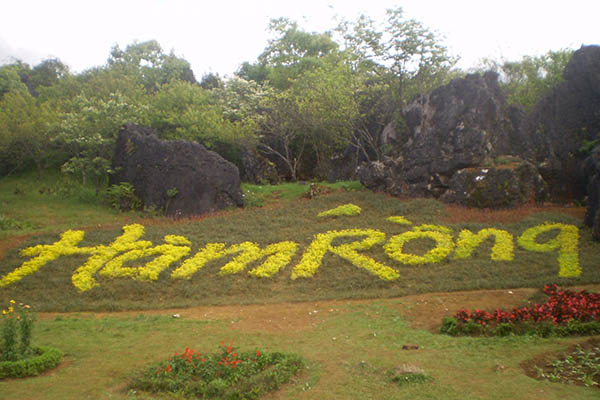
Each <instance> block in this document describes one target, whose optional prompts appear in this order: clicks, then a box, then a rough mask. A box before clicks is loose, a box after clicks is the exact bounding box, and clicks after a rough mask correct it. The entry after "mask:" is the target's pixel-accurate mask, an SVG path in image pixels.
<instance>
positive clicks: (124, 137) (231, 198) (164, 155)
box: [111, 124, 243, 216]
mask: <svg viewBox="0 0 600 400" xmlns="http://www.w3.org/2000/svg"><path fill="white" fill-rule="evenodd" d="M113 170H114V171H116V172H115V174H114V175H113V176H111V183H117V184H118V183H120V182H129V183H131V184H132V185H133V187H134V189H135V193H136V194H137V196H138V197H139V198H140V199H141V201H142V204H143V205H144V206H145V207H155V208H156V209H159V210H164V211H165V213H166V214H167V215H174V216H184V215H198V214H205V213H210V212H214V211H216V210H219V209H223V208H226V207H231V206H238V207H241V206H242V205H243V197H242V192H241V189H240V177H239V172H238V169H237V167H236V166H235V165H233V164H232V163H230V162H229V161H227V160H225V159H224V158H222V157H221V156H220V155H218V154H217V153H215V152H212V151H209V150H207V149H206V148H205V147H204V146H202V145H201V144H198V143H196V142H184V141H179V140H178V141H163V140H160V139H159V138H158V137H157V135H156V133H155V131H154V130H153V129H151V128H146V127H142V126H138V125H134V124H128V125H125V126H124V127H123V128H122V129H121V130H120V131H119V134H118V138H117V143H116V149H115V155H114V159H113Z"/></svg>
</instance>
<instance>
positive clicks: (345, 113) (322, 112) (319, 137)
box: [259, 64, 359, 180]
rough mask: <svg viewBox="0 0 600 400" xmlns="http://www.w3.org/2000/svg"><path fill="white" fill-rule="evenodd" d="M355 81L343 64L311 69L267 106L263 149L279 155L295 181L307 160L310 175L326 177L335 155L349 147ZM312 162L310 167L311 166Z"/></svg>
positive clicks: (354, 113)
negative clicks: (310, 165) (308, 161)
mask: <svg viewBox="0 0 600 400" xmlns="http://www.w3.org/2000/svg"><path fill="white" fill-rule="evenodd" d="M355 90H356V88H355V82H354V80H353V76H352V74H351V73H350V70H349V69H348V67H347V66H346V65H344V64H337V65H331V64H330V65H326V66H324V67H321V68H317V69H314V70H310V71H306V72H305V73H303V74H302V75H301V76H299V77H298V78H297V79H294V80H291V81H290V87H289V88H288V89H286V90H284V91H280V92H276V93H274V94H272V95H271V96H269V98H268V100H267V101H266V103H265V105H264V109H265V118H264V121H263V125H262V126H263V130H262V133H263V137H262V139H261V141H260V142H259V148H260V149H261V150H262V151H263V152H264V153H266V154H269V155H272V156H275V157H277V158H278V159H280V160H281V161H282V162H283V163H284V164H285V165H286V167H287V169H288V172H289V176H290V178H291V179H292V180H296V179H297V178H298V171H299V168H300V166H301V165H302V162H303V161H304V163H305V164H308V163H307V162H306V160H304V159H307V158H311V159H313V160H314V165H312V168H311V169H312V171H311V173H312V174H313V175H314V174H316V175H318V176H320V177H324V176H325V175H326V173H327V170H328V166H329V160H330V158H331V157H332V156H333V155H334V154H335V153H336V152H337V151H340V150H343V149H344V148H346V147H347V146H348V144H349V143H350V140H351V138H352V135H353V132H354V128H355V124H356V120H357V118H358V116H359V114H358V104H357V103H356V98H355V96H354V94H355ZM306 166H308V165H306Z"/></svg>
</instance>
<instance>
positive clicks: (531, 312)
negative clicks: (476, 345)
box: [447, 285, 600, 333]
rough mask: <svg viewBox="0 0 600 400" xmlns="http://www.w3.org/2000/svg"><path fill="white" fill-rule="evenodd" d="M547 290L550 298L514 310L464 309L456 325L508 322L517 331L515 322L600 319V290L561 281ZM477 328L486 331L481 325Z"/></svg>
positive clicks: (492, 325)
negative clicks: (565, 287)
mask: <svg viewBox="0 0 600 400" xmlns="http://www.w3.org/2000/svg"><path fill="white" fill-rule="evenodd" d="M543 292H544V294H546V295H547V296H548V300H547V301H546V302H545V303H543V304H537V303H536V304H534V305H533V306H531V307H520V308H513V309H512V310H510V311H509V310H503V309H496V310H494V311H491V312H488V311H482V310H479V309H475V310H472V311H469V310H467V309H461V310H459V311H457V312H456V314H455V315H454V320H455V322H456V324H457V326H453V327H452V328H453V329H456V331H457V332H460V331H461V330H464V329H463V328H464V327H465V326H466V325H469V324H471V327H472V326H473V324H475V326H479V327H481V328H486V327H487V328H490V329H491V328H498V327H499V326H501V325H503V324H504V325H503V326H504V328H505V329H509V330H510V331H514V325H515V324H523V323H533V324H540V323H549V324H552V325H555V326H560V325H568V324H571V325H572V324H573V323H596V324H597V323H599V322H600V293H589V292H587V291H585V290H582V291H580V292H572V291H569V290H561V289H560V288H559V287H558V286H557V285H546V286H544V289H543ZM507 324H508V325H507ZM477 330H479V331H480V332H481V331H483V329H479V328H478V329H477ZM592 330H594V331H595V330H597V331H598V332H600V325H598V326H596V325H593V326H592ZM447 333H452V332H447ZM567 333H568V330H567Z"/></svg>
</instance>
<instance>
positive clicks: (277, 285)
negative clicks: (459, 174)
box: [0, 176, 600, 399]
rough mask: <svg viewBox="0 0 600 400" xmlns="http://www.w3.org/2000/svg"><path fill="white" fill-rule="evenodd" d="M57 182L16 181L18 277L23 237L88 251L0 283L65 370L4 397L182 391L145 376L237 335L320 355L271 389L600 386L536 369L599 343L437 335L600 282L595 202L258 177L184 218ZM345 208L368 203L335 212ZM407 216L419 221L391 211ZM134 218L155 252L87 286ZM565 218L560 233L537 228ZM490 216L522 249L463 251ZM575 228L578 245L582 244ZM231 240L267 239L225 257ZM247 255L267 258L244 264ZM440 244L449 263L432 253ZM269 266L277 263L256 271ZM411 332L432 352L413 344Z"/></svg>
mask: <svg viewBox="0 0 600 400" xmlns="http://www.w3.org/2000/svg"><path fill="white" fill-rule="evenodd" d="M46 182H47V183H44V184H40V183H39V182H36V181H35V179H34V177H31V176H25V177H20V178H19V179H16V178H14V179H13V178H11V179H4V180H2V181H0V204H1V205H2V209H1V210H0V218H2V219H3V220H4V221H11V222H6V223H5V224H4V225H1V226H2V227H3V228H1V229H0V240H2V244H1V245H0V279H3V278H2V277H6V276H8V275H9V274H11V273H13V272H14V271H16V270H19V268H21V267H23V265H26V262H27V261H28V260H31V259H33V258H34V257H35V254H33V253H31V254H29V255H23V254H22V253H21V251H22V250H23V249H26V248H32V247H35V246H38V245H46V246H50V245H52V244H54V243H56V242H57V241H59V240H61V234H63V233H64V232H67V231H68V230H72V231H76V230H77V231H82V233H81V234H82V235H83V239H81V242H79V243H78V244H77V246H78V248H79V249H81V248H85V249H88V250H84V251H83V252H80V254H73V255H66V254H63V255H60V256H58V257H56V258H55V259H53V260H51V261H49V262H46V263H43V265H41V266H40V267H39V268H38V269H37V270H36V271H35V272H32V273H29V274H22V276H19V279H18V280H16V281H15V282H14V283H11V284H7V285H4V286H2V287H0V302H2V304H4V303H7V302H8V300H10V299H15V300H17V301H19V302H25V303H28V304H31V305H32V306H33V307H34V309H35V310H36V311H38V313H39V314H38V321H37V323H36V325H35V329H34V341H35V342H36V344H38V345H50V346H54V347H58V348H60V349H62V350H63V352H64V353H65V358H64V361H63V363H62V364H61V365H60V366H59V367H58V368H57V369H56V370H53V371H50V372H47V373H45V374H43V375H42V376H38V377H34V378H27V379H13V380H10V379H9V380H3V381H0V392H1V393H2V394H3V396H2V398H6V399H70V398H97V399H102V398H123V399H127V398H129V399H136V398H139V399H141V398H178V397H177V396H176V397H173V396H162V397H161V396H159V395H152V396H151V395H149V394H145V393H140V392H137V391H134V390H132V389H128V388H127V384H128V382H129V381H130V379H131V377H132V375H133V374H134V373H135V372H136V371H138V370H139V369H140V368H144V367H146V366H148V365H150V364H152V363H156V362H158V361H160V360H164V359H166V358H167V357H170V356H172V354H173V353H174V352H180V353H181V352H183V350H184V349H185V348H186V347H190V348H192V347H193V348H195V349H198V350H201V351H203V352H210V351H213V350H215V349H216V347H217V346H218V344H219V342H220V341H233V342H235V343H236V346H239V347H240V348H241V349H242V350H244V349H247V350H252V349H255V348H260V349H261V350H264V351H285V352H291V353H295V354H298V355H300V356H301V357H302V358H303V359H304V360H306V365H307V368H305V369H304V370H303V371H302V372H301V373H300V374H299V375H298V376H296V377H294V378H293V380H292V381H291V382H290V383H288V384H286V385H285V386H284V387H283V388H282V389H281V390H279V391H278V392H276V393H273V394H270V395H268V396H266V397H265V398H268V399H324V398H335V399H369V398H372V399H395V398H411V399H509V398H510V399H538V398H539V399H541V398H543V399H554V398H556V399H558V398H565V397H567V398H577V399H587V398H589V399H592V398H597V396H598V389H595V388H587V387H582V386H575V385H565V384H562V383H550V382H547V381H538V380H535V379H532V378H530V377H528V376H526V375H525V373H524V370H523V369H522V368H521V366H520V365H521V364H522V363H525V362H526V361H527V360H529V359H531V358H534V357H536V356H538V355H540V354H542V353H546V352H556V351H560V350H562V349H566V348H568V347H569V346H572V345H573V344H575V343H579V342H582V341H584V340H585V338H577V337H569V338H540V337H531V336H525V337H518V336H509V337H505V338H471V337H450V336H445V335H440V334H438V333H437V329H438V328H439V324H441V319H442V317H443V316H445V315H451V314H453V313H454V312H455V311H456V310H457V309H459V308H468V307H471V308H478V307H479V308H485V307H489V308H490V309H491V308H494V307H513V306H518V305H522V304H525V303H526V302H527V301H528V299H529V298H530V297H531V296H532V295H534V294H535V293H536V289H538V288H541V287H542V286H543V285H545V284H548V283H556V284H558V285H560V286H562V287H570V286H576V287H581V286H583V287H587V288H590V289H592V290H598V288H599V287H600V286H599V285H598V284H600V268H598V267H599V266H600V262H599V261H598V260H599V255H600V244H598V243H595V242H592V241H591V233H590V231H589V229H587V228H585V227H583V226H582V223H581V220H582V216H583V212H584V210H583V209H582V208H577V207H556V206H543V207H542V206H540V207H534V206H527V207H523V208H520V209H517V210H510V211H506V210H504V211H489V210H487V211H474V210H468V209H464V208H461V207H454V206H447V205H444V204H442V203H439V202H437V201H435V200H431V199H412V200H410V199H397V198H392V197H389V196H385V195H382V194H375V193H372V192H370V191H366V190H361V189H360V188H359V187H358V185H356V184H354V183H344V184H339V185H337V186H329V189H326V190H325V189H323V190H322V191H320V192H319V193H322V192H327V193H322V194H320V195H317V196H315V197H313V198H312V199H309V198H306V197H305V196H303V194H304V193H306V192H307V191H308V188H309V185H308V184H305V185H300V184H295V185H287V186H279V187H270V186H267V187H259V186H251V185H246V186H244V193H245V196H246V198H247V202H248V204H249V207H246V208H245V209H235V210H225V211H222V212H219V213H217V214H215V215H213V216H209V217H207V216H202V217H195V218H184V219H180V220H177V221H174V220H170V219H166V218H163V217H160V216H157V215H155V214H152V213H139V212H138V213H133V212H131V213H119V212H117V211H114V210H111V209H110V208H108V207H107V206H106V205H104V204H101V203H100V202H98V200H97V198H96V197H95V195H94V194H93V193H90V192H89V191H90V189H89V188H78V189H77V190H74V189H72V188H69V187H68V185H67V184H65V182H64V181H61V179H60V178H58V177H49V178H48V177H47V178H46ZM65 187H66V189H65ZM42 188H43V190H42ZM49 188H50V189H49ZM49 192H50V193H49ZM344 204H353V205H356V206H359V207H360V209H361V212H360V213H359V214H358V215H341V216H337V217H336V216H322V217H319V216H318V215H319V214H320V213H323V212H324V211H327V210H332V209H335V208H336V207H338V206H340V205H344ZM392 216H394V217H403V218H402V219H399V218H396V219H393V220H390V219H388V217H392ZM134 224H139V225H141V226H143V227H144V232H143V235H142V236H140V237H139V238H138V239H139V240H140V241H150V242H152V244H151V245H150V244H147V245H146V246H145V247H143V246H142V247H140V248H143V249H146V250H144V251H146V252H145V253H144V251H142V252H141V253H140V254H139V257H138V258H137V259H135V257H133V256H131V257H129V259H125V258H124V259H123V260H122V261H123V263H121V264H119V265H116V266H115V267H114V268H113V269H112V272H111V270H110V268H109V267H108V266H106V265H109V264H106V263H105V264H106V265H104V266H103V265H100V266H99V267H98V269H96V270H94V271H93V273H92V274H90V275H89V276H90V277H91V278H92V279H93V283H94V285H91V286H90V287H89V288H88V287H82V286H77V285H76V284H75V283H74V282H76V281H77V280H74V278H73V277H74V276H78V275H77V274H78V272H81V271H82V268H83V267H84V266H86V265H88V264H89V262H90V261H89V260H90V258H92V257H91V255H92V250H89V249H92V248H94V249H96V250H94V251H99V250H98V249H101V248H102V249H106V248H110V246H111V243H114V242H115V240H116V238H118V237H120V236H122V235H124V230H126V229H124V227H127V226H134ZM544 224H546V225H544ZM548 224H553V225H552V226H555V229H547V230H546V231H541V233H539V234H535V235H533V234H532V233H531V232H533V230H534V229H538V228H537V227H540V226H542V227H543V226H548ZM557 224H558V225H557ZM135 226H138V225H135ZM567 227H572V228H567ZM127 229H129V228H127ZM484 229H495V230H497V231H502V232H505V233H502V234H501V235H504V237H505V241H504V242H502V243H504V245H503V246H499V247H497V248H496V247H495V245H496V243H498V241H499V240H496V241H494V240H493V236H491V237H488V238H484V239H482V240H481V243H480V244H479V245H475V246H473V248H472V249H471V251H470V252H467V253H468V254H466V256H460V257H459V256H457V255H458V254H462V253H461V251H462V252H464V251H466V250H465V249H468V248H469V247H468V243H467V242H468V241H465V238H468V237H470V236H468V234H465V233H462V232H464V231H466V230H468V231H469V232H471V233H472V235H471V236H474V235H475V234H476V233H477V232H480V231H481V230H484ZM349 230H353V231H352V232H349ZM357 230H358V233H357ZM542 230H543V229H542ZM339 232H345V233H343V234H339ZM407 232H421V233H419V234H415V233H407ZM422 232H428V233H422ZM432 232H435V233H432ZM569 232H570V233H569ZM573 232H575V238H576V242H575V249H574V248H573V245H572V244H571V245H568V244H566V243H567V242H568V239H569V238H571V239H573ZM169 235H176V236H179V237H182V238H185V240H186V241H185V243H186V244H183V243H184V241H183V239H177V240H179V242H177V241H176V242H173V243H176V244H175V245H171V246H172V247H168V246H166V245H168V244H169V243H170V242H168V240H170V239H168V236H169ZM527 235H529V236H532V235H533V236H534V239H533V241H534V246H531V245H529V247H528V245H527V244H526V240H525V239H523V238H526V237H527ZM561 235H563V236H561ZM569 235H571V236H569ZM436 238H437V239H436ZM440 238H441V239H440ZM461 238H462V240H463V241H462V242H461ZM367 239H372V241H371V242H369V241H368V240H367ZM283 242H285V243H288V247H287V248H292V247H293V248H294V249H295V251H293V252H292V253H291V256H290V258H289V260H287V261H286V262H281V263H280V265H279V267H278V268H279V269H277V268H276V269H275V270H274V269H272V268H271V267H272V266H273V265H275V264H277V263H276V262H275V261H276V258H274V260H275V261H272V262H270V263H269V262H268V260H269V259H268V257H269V255H272V254H279V255H281V254H283V253H277V252H275V253H264V252H261V251H262V250H264V249H266V248H268V247H269V246H270V245H273V244H278V243H283ZM244 243H251V244H253V245H254V246H255V247H252V246H251V244H244ZM461 243H462V244H461ZM524 243H525V244H524ZM217 245H222V247H221V248H222V249H227V248H231V247H235V246H241V247H240V248H242V247H243V246H246V247H245V248H250V249H251V250H248V251H246V252H245V253H244V252H242V253H240V252H233V251H232V252H230V254H223V255H222V257H220V258H219V257H216V256H215V257H212V258H211V257H208V255H209V254H213V253H215V251H216V250H215V251H213V253H210V252H209V250H210V249H212V248H213V247H214V246H217ZM102 246H104V247H102ZM157 246H163V247H160V249H163V250H164V249H167V250H168V251H172V249H173V248H182V247H187V248H189V249H188V250H187V253H186V254H185V255H184V256H182V257H181V258H179V259H178V260H177V261H176V262H173V263H172V264H169V265H167V266H166V267H164V268H163V269H160V271H159V273H158V275H157V276H156V277H155V279H153V278H148V276H150V275H144V274H145V273H146V272H147V271H149V268H150V267H148V266H149V265H150V266H151V265H152V261H153V260H155V259H156V257H157V254H163V253H160V252H159V250H156V251H157V252H159V253H157V252H154V253H152V252H147V249H148V248H154V247H157ZM178 246H179V247H178ZM211 246H213V247H211ZM248 246H250V247H248ZM323 246H324V247H323ZM214 248H217V247H214ZM322 248H324V249H325V250H319V249H322ZM507 248H510V249H512V253H510V252H508V251H507V250H506V249H507ZM169 249H171V250H169ZM207 249H208V250H207ZM252 249H253V250H252ZM257 249H258V250H257ZM436 249H437V250H440V252H439V254H438V252H436V251H433V250H436ZM502 249H504V250H502ZM167 250H165V251H167ZM446 250H447V251H446ZM542 250H544V251H542ZM86 251H87V253H86ZM160 251H162V250H160ZM444 252H446V253H444ZM442 253H444V254H442ZM496 253H497V255H498V254H499V256H497V257H494V256H493V255H494V254H496ZM509 253H510V254H509ZM94 254H99V253H94ZM132 254H133V253H132ZM165 254H166V253H165ZM215 254H216V253H215ZM239 254H242V255H245V257H250V256H252V255H257V254H258V255H260V256H261V257H262V258H260V257H259V258H255V259H252V260H250V261H249V262H248V263H247V264H244V263H241V262H240V259H239V258H238V256H239ZM398 254H400V255H402V257H404V258H402V257H399V256H398ZM573 254H575V256H576V259H577V267H574V266H573V265H574V264H573ZM428 255H429V256H431V257H433V259H431V260H433V261H435V262H429V263H420V262H419V260H422V259H423V257H429V256H428ZM116 257H118V255H117V254H115V255H113V256H112V259H115V258H116ZM203 257H204V258H203ZM498 258H499V259H498ZM190 259H191V260H194V262H193V263H192V262H188V261H187V260H190ZM107 260H109V261H110V259H109V258H107ZM265 260H267V262H265ZM315 260H316V261H315ZM407 260H408V261H407ZM565 260H566V261H565ZM186 262H188V264H190V265H192V266H195V269H194V270H193V273H190V274H189V275H187V276H184V277H183V278H175V276H176V275H177V274H175V275H173V274H174V271H177V270H178V269H180V267H181V266H182V265H183V264H185V263H186ZM411 262H412V263H411ZM107 263H108V261H107ZM198 265H200V267H198ZM227 265H229V267H227ZM224 267H226V268H224ZM261 268H262V271H263V272H264V271H269V274H271V275H270V276H268V277H265V276H261V275H260V274H252V273H249V272H252V271H261ZM269 268H271V269H269ZM84 269H85V268H84ZM144 271H146V272H144ZM273 271H275V272H273ZM306 271H308V275H307V274H305V272H306ZM390 271H391V272H390ZM229 272H233V273H229ZM303 274H304V275H303ZM386 274H387V275H386ZM390 274H391V275H390ZM561 274H562V275H563V276H561ZM144 276H146V278H144ZM386 277H387V278H386ZM390 277H391V278H390ZM520 288H530V289H520ZM475 290H483V291H481V292H473V291H475ZM407 296H408V297H407ZM174 315H177V316H178V318H175V317H174ZM405 344H417V345H418V347H419V348H418V349H417V350H402V346H403V345H405ZM402 368H417V369H419V370H422V371H423V373H424V375H425V376H427V377H428V378H429V379H427V380H426V381H425V382H423V383H418V382H417V383H408V384H404V385H400V384H398V383H397V382H394V381H393V379H392V377H393V375H394V371H398V369H402Z"/></svg>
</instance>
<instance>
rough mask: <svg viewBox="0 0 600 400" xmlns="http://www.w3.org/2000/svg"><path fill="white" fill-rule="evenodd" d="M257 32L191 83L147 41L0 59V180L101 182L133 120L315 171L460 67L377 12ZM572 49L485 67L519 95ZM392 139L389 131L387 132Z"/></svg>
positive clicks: (169, 56)
mask: <svg viewBox="0 0 600 400" xmlns="http://www.w3.org/2000/svg"><path fill="white" fill-rule="evenodd" d="M269 30H270V32H271V39H270V40H269V42H268V45H267V46H266V48H265V49H264V50H263V52H262V53H261V54H260V55H258V57H257V60H256V61H255V62H246V63H244V64H243V65H242V66H241V67H240V69H239V70H238V71H237V73H236V75H235V76H233V77H228V78H221V77H220V76H219V75H217V74H209V75H206V76H204V77H202V79H201V80H200V82H198V81H197V80H196V78H195V77H194V74H193V72H192V70H191V68H190V65H189V63H188V62H187V61H186V60H184V59H182V58H180V57H177V56H176V55H175V54H174V53H173V52H171V53H165V52H164V51H163V49H162V48H161V46H160V44H159V43H157V42H156V41H154V40H150V41H147V42H142V43H139V42H134V43H131V44H129V45H128V46H126V47H125V48H124V49H121V48H120V47H119V46H115V47H114V48H113V49H111V51H110V54H109V55H108V58H107V61H106V63H105V64H104V65H102V66H98V67H94V68H91V69H89V70H87V71H84V72H81V73H79V74H74V73H72V72H71V71H69V68H68V67H67V66H66V65H65V64H63V63H62V62H61V61H60V60H59V59H55V58H54V59H48V60H44V61H43V62H41V63H40V64H39V65H36V66H33V67H31V66H29V65H27V64H24V63H22V62H15V63H13V64H10V65H3V66H0V176H7V175H11V174H15V173H18V172H22V171H28V170H31V169H35V170H36V171H37V173H38V175H40V174H42V173H44V172H45V171H46V170H48V168H60V169H61V170H62V172H63V173H64V174H67V175H69V176H71V177H73V178H74V179H77V180H80V182H82V183H83V184H86V183H88V182H89V183H93V184H94V186H95V187H96V189H97V190H96V192H97V194H99V193H100V192H101V191H102V190H103V189H105V188H106V185H107V183H108V176H109V175H110V174H111V173H112V172H113V171H112V170H111V165H110V159H111V157H112V153H113V150H114V143H115V139H116V135H117V132H118V130H119V128H120V127H121V126H122V125H123V124H124V123H139V124H144V125H148V126H151V127H153V128H155V129H156V130H157V132H158V135H159V136H160V137H161V138H163V139H184V140H195V141H198V142H200V143H202V144H204V145H205V146H206V147H207V148H209V149H211V150H215V151H217V152H218V153H219V154H221V155H222V156H224V157H225V158H226V159H228V160H229V161H232V162H233V163H235V164H236V165H238V167H240V170H241V171H243V168H242V167H243V166H242V163H241V155H242V153H243V152H244V151H246V150H245V149H249V150H250V151H252V152H257V153H258V154H260V155H262V156H264V157H267V158H268V159H269V160H270V161H271V162H272V163H273V164H274V165H275V167H276V168H277V173H278V175H279V176H280V178H282V179H283V180H291V181H296V180H298V179H303V180H322V179H323V178H325V177H326V176H327V173H328V171H329V168H330V160H331V158H332V157H333V156H334V155H338V154H341V153H344V152H347V151H353V152H355V154H357V155H358V156H359V157H360V158H361V159H363V160H377V159H382V157H383V156H384V155H385V154H386V151H388V149H386V148H385V147H384V146H382V144H381V143H380V135H381V132H382V131H383V128H384V127H385V126H386V125H387V124H390V123H392V124H395V125H396V127H397V128H398V133H399V135H400V136H401V135H402V129H403V128H402V127H403V126H404V121H403V119H402V116H401V115H400V112H399V110H400V109H401V106H402V105H404V104H406V102H408V101H409V100H410V99H412V98H413V97H414V96H415V95H416V94H418V93H421V92H425V91H428V90H431V89H433V88H435V87H437V86H439V85H441V84H444V83H447V82H448V81H449V80H450V79H452V78H454V77H457V76H460V75H462V74H463V72H461V71H458V70H456V69H454V65H455V61H456V58H455V57H453V56H452V55H450V54H449V53H448V51H447V49H446V47H445V46H444V44H443V42H442V40H441V39H440V37H438V36H437V35H436V34H435V33H434V31H432V30H430V29H429V28H428V27H426V26H424V25H423V24H422V23H420V22H419V21H416V20H413V19H410V18H407V17H405V15H404V13H403V11H402V9H401V8H395V9H390V10H388V12H387V17H386V19H385V20H383V21H375V20H372V19H371V18H370V17H368V16H366V15H362V16H359V17H358V18H357V19H356V20H355V21H341V22H340V23H339V25H338V26H336V27H335V28H334V29H332V30H331V31H328V32H307V31H305V30H303V29H302V27H301V26H299V25H298V23H296V22H295V21H291V20H289V19H286V18H279V19H274V20H272V21H271V23H270V25H269ZM571 54H572V52H571V51H570V50H560V51H556V52H549V53H548V54H546V55H544V56H540V57H525V58H524V59H523V60H522V61H516V62H513V61H510V62H509V61H502V62H498V61H493V60H487V61H486V62H485V67H486V68H492V69H495V70H497V71H499V72H500V74H501V78H502V82H504V86H505V88H506V90H507V93H508V98H509V100H510V101H512V102H515V103H519V104H522V105H523V106H524V107H525V108H531V106H532V104H534V103H535V101H537V99H539V98H540V96H542V95H544V94H545V93H547V91H548V90H550V88H551V87H553V85H555V84H557V83H558V82H559V81H560V80H561V71H562V69H563V67H564V65H565V64H566V62H567V61H568V60H569V58H570V55H571ZM400 140H401V138H400Z"/></svg>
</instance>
